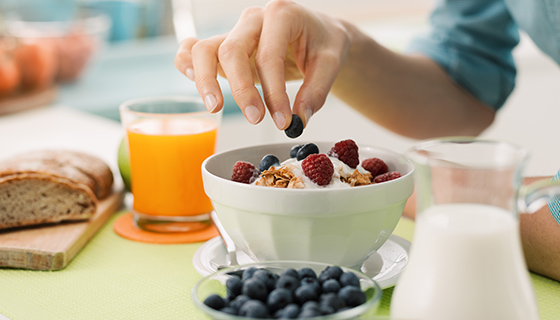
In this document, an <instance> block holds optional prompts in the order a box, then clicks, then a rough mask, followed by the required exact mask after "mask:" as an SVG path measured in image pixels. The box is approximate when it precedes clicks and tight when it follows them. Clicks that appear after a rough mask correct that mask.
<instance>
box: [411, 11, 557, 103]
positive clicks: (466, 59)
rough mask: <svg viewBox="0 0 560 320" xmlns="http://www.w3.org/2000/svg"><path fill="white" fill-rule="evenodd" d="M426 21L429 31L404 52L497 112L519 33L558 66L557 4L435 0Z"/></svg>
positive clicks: (508, 84)
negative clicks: (430, 63) (420, 57)
mask: <svg viewBox="0 0 560 320" xmlns="http://www.w3.org/2000/svg"><path fill="white" fill-rule="evenodd" d="M430 21H431V24H432V29H431V32H430V33H429V34H428V35H426V36H422V37H419V38H417V39H415V40H413V41H412V43H411V44H410V46H409V48H408V51H409V52H417V53H422V54H424V55H427V56H428V57H430V58H432V59H433V60H435V61H436V62H437V63H439V64H440V65H441V66H442V67H443V68H444V69H445V70H446V71H447V72H448V74H449V75H450V77H451V78H452V79H453V80H454V81H455V82H456V83H458V84H459V85H460V86H462V87H463V88H465V89H466V90H467V91H469V92H470V93H471V94H472V95H474V96H475V97H476V98H478V99H479V100H480V101H482V102H484V103H486V104H487V105H489V106H491V107H493V108H494V109H496V110H497V109H499V108H500V107H501V106H502V105H503V104H504V102H505V100H506V99H507V97H508V96H509V94H510V93H511V91H512V90H513V87H514V85H515V75H516V68H515V64H514V61H513V56H512V50H513V48H514V47H515V46H516V45H517V44H518V43H519V30H523V31H525V32H526V33H527V34H528V35H529V36H530V37H531V38H532V40H533V41H534V42H535V43H536V44H537V46H538V47H539V48H540V49H541V50H542V51H543V52H544V53H546V54H547V55H549V56H550V57H551V58H552V59H554V60H555V61H556V62H557V63H558V64H560V0H437V1H436V7H435V10H434V11H433V13H432V15H431V17H430Z"/></svg>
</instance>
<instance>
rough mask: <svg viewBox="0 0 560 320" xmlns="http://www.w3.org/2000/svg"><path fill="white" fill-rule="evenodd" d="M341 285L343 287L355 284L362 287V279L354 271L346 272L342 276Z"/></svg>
mask: <svg viewBox="0 0 560 320" xmlns="http://www.w3.org/2000/svg"><path fill="white" fill-rule="evenodd" d="M339 281H340V285H341V286H343V287H346V286H354V287H358V288H360V279H358V276H357V275H356V274H354V273H352V272H344V273H343V274H342V275H341V276H340V280H339Z"/></svg>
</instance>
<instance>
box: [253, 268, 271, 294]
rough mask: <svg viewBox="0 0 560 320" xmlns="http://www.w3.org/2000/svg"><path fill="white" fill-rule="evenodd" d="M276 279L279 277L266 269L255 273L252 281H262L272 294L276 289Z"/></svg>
mask: <svg viewBox="0 0 560 320" xmlns="http://www.w3.org/2000/svg"><path fill="white" fill-rule="evenodd" d="M276 277H277V276H276V275H275V274H274V273H272V272H270V271H268V270H265V269H260V270H257V271H255V273H253V276H252V277H251V279H258V280H260V281H262V282H263V283H264V284H265V285H266V288H267V289H268V290H267V291H268V292H270V291H272V290H274V288H275V284H276Z"/></svg>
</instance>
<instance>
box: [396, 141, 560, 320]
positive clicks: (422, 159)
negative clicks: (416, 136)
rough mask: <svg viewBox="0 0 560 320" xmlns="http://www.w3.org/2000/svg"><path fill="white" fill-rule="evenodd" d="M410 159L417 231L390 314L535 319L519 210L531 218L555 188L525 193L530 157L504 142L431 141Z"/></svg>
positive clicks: (545, 184) (559, 189) (433, 319)
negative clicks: (520, 233) (523, 172)
mask: <svg viewBox="0 0 560 320" xmlns="http://www.w3.org/2000/svg"><path fill="white" fill-rule="evenodd" d="M407 156H408V157H409V158H410V159H411V160H412V161H413V162H414V164H415V166H416V173H415V185H416V189H415V192H416V202H417V203H416V206H417V215H416V227H415V233H414V239H413V241H412V247H411V251H410V260H409V264H408V265H407V267H406V269H405V271H404V273H403V275H402V277H401V278H400V279H399V281H398V282H397V285H396V287H395V290H394V292H393V296H392V302H391V316H393V317H395V318H403V319H418V320H424V319H425V320H428V319H429V320H438V319H442V320H450V319H453V320H462V319H465V320H466V319H468V320H472V319H476V320H486V319H488V320H500V319H504V320H516V319H519V320H532V319H538V310H537V306H536V301H535V296H534V290H533V287H532V283H531V281H530V278H529V273H528V270H527V267H526V264H525V260H524V258H523V252H522V249H521V241H520V235H519V224H518V212H520V211H521V212H534V211H535V210H536V209H538V208H540V207H542V205H543V204H545V203H546V201H544V200H546V199H547V198H548V197H549V196H553V195H559V194H560V186H559V185H557V184H555V183H552V182H549V181H540V182H537V183H534V184H531V185H529V186H526V187H522V170H523V167H524V165H525V163H526V161H527V158H528V152H527V150H526V149H523V148H520V147H518V146H514V145H511V144H507V143H504V142H498V141H487V140H476V139H474V138H461V137H458V138H444V139H438V140H429V141H424V142H421V143H419V144H418V145H416V146H415V147H413V148H412V149H411V150H409V151H408V152H407Z"/></svg>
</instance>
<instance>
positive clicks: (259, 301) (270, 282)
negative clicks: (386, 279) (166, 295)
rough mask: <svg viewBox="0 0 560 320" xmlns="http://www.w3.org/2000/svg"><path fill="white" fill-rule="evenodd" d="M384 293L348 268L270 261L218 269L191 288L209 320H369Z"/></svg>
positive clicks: (360, 274) (199, 306) (377, 286)
mask: <svg viewBox="0 0 560 320" xmlns="http://www.w3.org/2000/svg"><path fill="white" fill-rule="evenodd" d="M381 294H382V290H381V288H380V287H379V285H378V284H377V283H376V282H375V281H374V280H373V279H371V278H370V277H368V276H367V275H365V274H363V273H361V272H359V271H356V270H353V269H350V268H345V267H339V266H334V265H329V264H324V263H315V262H300V261H268V262H257V263H251V264H245V265H240V266H235V267H230V268H226V269H223V270H220V271H218V272H216V273H214V274H211V275H209V276H207V277H205V278H203V279H202V280H200V281H199V282H198V283H197V284H196V285H195V287H194V288H193V290H192V299H193V301H194V303H195V305H196V306H197V307H198V308H199V309H200V310H202V311H203V312H204V313H206V314H207V315H208V316H209V317H210V318H211V319H224V320H229V319H232V320H233V319H237V320H241V319H315V320H335V319H371V318H372V317H373V316H374V315H375V314H376V312H377V309H378V307H379V303H380V301H381Z"/></svg>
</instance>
